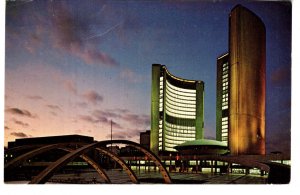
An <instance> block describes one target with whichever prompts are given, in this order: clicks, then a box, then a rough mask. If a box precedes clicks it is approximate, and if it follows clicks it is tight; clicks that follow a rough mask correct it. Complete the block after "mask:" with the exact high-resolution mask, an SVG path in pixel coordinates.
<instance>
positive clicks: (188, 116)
mask: <svg viewBox="0 0 300 195" xmlns="http://www.w3.org/2000/svg"><path fill="white" fill-rule="evenodd" d="M166 113H167V114H168V115H169V116H173V117H176V118H186V119H196V115H192V114H191V113H190V112H178V111H176V112H175V111H174V110H173V111H170V110H169V109H168V108H167V109H166Z"/></svg>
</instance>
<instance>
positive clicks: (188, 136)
mask: <svg viewBox="0 0 300 195" xmlns="http://www.w3.org/2000/svg"><path fill="white" fill-rule="evenodd" d="M203 119H204V82H203V81H195V80H187V79H181V78H178V77H176V76H174V75H172V74H171V73H169V71H168V70H167V68H166V66H164V65H160V64H153V65H152V91H151V133H150V149H151V151H153V152H154V153H156V154H158V153H159V152H164V151H169V152H175V151H176V150H175V148H174V147H175V146H177V145H179V144H182V143H184V142H186V141H192V140H196V139H202V138H203V136H204V132H203V127H204V121H203Z"/></svg>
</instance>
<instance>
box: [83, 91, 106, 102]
mask: <svg viewBox="0 0 300 195" xmlns="http://www.w3.org/2000/svg"><path fill="white" fill-rule="evenodd" d="M82 97H84V98H85V99H86V100H87V101H88V102H91V103H93V104H97V103H100V102H103V96H101V95H100V94H99V93H97V92H96V91H94V90H90V91H87V92H86V93H84V94H83V95H82Z"/></svg>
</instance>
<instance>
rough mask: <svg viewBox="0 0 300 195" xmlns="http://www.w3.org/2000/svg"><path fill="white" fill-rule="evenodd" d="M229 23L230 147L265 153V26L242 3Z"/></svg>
mask: <svg viewBox="0 0 300 195" xmlns="http://www.w3.org/2000/svg"><path fill="white" fill-rule="evenodd" d="M229 25H230V26H229V29H230V30H229V53H230V88H229V89H230V94H229V99H230V102H229V107H230V109H229V115H230V117H229V118H230V119H229V134H230V136H229V146H230V151H231V153H232V154H234V155H240V154H265V91H266V90H265V82H266V81H265V67H266V64H265V63H266V62H265V60H266V56H265V55H266V43H265V42H266V38H265V27H264V24H263V22H262V21H261V20H260V19H259V18H258V17H257V16H256V15H255V14H254V13H252V12H251V11H249V10H248V9H246V8H244V7H242V6H237V7H235V8H234V9H233V10H232V12H231V15H230V20H229Z"/></svg>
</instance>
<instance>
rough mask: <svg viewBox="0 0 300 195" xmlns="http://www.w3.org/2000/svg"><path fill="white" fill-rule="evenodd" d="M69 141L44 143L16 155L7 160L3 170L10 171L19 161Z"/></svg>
mask: <svg viewBox="0 0 300 195" xmlns="http://www.w3.org/2000/svg"><path fill="white" fill-rule="evenodd" d="M69 144H70V143H63V144H51V145H46V146H43V147H41V148H37V149H35V150H32V151H30V152H27V153H25V154H23V155H21V156H18V157H17V158H15V159H13V160H11V161H9V162H8V163H7V164H5V165H4V171H5V172H7V171H10V170H11V169H13V168H14V167H16V166H18V165H20V164H21V163H23V162H24V161H25V160H27V159H29V158H31V157H33V156H36V155H38V154H41V153H44V152H46V151H49V150H52V149H54V148H57V147H64V146H66V145H69Z"/></svg>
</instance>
